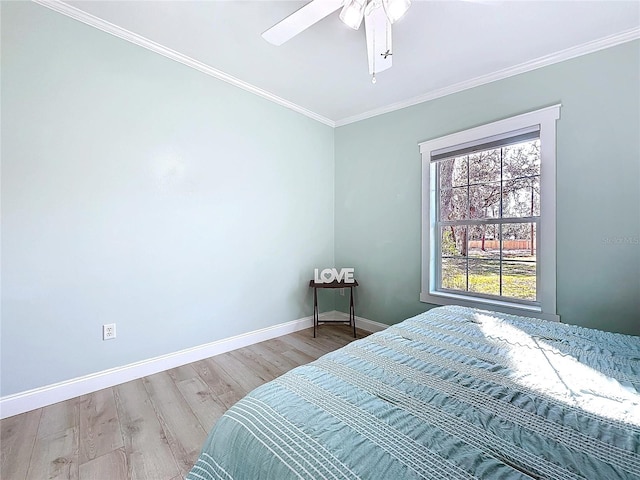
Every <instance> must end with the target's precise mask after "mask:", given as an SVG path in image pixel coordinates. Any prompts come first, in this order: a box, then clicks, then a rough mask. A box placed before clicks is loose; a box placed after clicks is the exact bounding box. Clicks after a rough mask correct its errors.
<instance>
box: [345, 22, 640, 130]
mask: <svg viewBox="0 0 640 480" xmlns="http://www.w3.org/2000/svg"><path fill="white" fill-rule="evenodd" d="M639 38H640V27H634V28H631V29H629V30H625V31H623V32H620V33H617V34H614V35H609V36H607V37H603V38H599V39H597V40H593V41H590V42H587V43H583V44H581V45H577V46H575V47H571V48H567V49H565V50H561V51H559V52H556V53H553V54H551V55H545V56H543V57H539V58H536V59H534V60H530V61H528V62H524V63H521V64H519V65H515V66H513V67H509V68H505V69H503V70H498V71H496V72H493V73H489V74H487V75H482V76H480V77H476V78H472V79H471V80H466V81H464V82H460V83H456V84H454V85H450V86H448V87H444V88H440V89H438V90H433V91H431V92H428V93H425V94H424V95H419V96H417V97H413V98H410V99H408V100H403V101H401V102H397V103H392V104H390V105H387V106H384V107H380V108H376V109H374V110H369V111H368V112H364V113H361V114H358V115H353V116H351V117H346V118H343V119H341V120H337V121H336V122H335V125H336V127H341V126H343V125H348V124H350V123H355V122H359V121H360V120H366V119H367V118H371V117H376V116H378V115H383V114H385V113H389V112H394V111H396V110H400V109H402V108H406V107H411V106H413V105H417V104H419V103H424V102H428V101H429V100H434V99H436V98H441V97H445V96H447V95H451V94H453V93H458V92H461V91H463V90H468V89H470V88H474V87H478V86H480V85H485V84H487V83H491V82H495V81H497V80H503V79H505V78H509V77H513V76H515V75H520V74H521V73H526V72H530V71H532V70H536V69H538V68H542V67H546V66H549V65H553V64H554V63H560V62H564V61H565V60H570V59H572V58H576V57H580V56H582V55H587V54H589V53H594V52H597V51H599V50H604V49H605V48H609V47H614V46H616V45H620V44H622V43H626V42H631V41H633V40H637V39H639Z"/></svg>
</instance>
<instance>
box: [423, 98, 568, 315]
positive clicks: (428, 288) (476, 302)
mask: <svg viewBox="0 0 640 480" xmlns="http://www.w3.org/2000/svg"><path fill="white" fill-rule="evenodd" d="M560 107H561V105H553V106H550V107H546V108H542V109H540V110H535V111H533V112H528V113H524V114H522V115H517V116H515V117H510V118H506V119H504V120H499V121H497V122H492V123H488V124H486V125H481V126H479V127H475V128H471V129H468V130H464V131H460V132H456V133H453V134H451V135H446V136H444V137H440V138H436V139H433V140H427V141H425V142H422V143H420V144H419V147H420V153H421V155H422V285H421V291H420V301H421V302H426V303H432V304H435V305H465V306H469V307H475V308H484V309H489V310H496V311H501V312H505V313H511V314H516V315H526V316H533V317H537V318H543V319H546V320H553V321H559V320H560V317H559V316H558V315H557V313H556V121H557V120H558V119H559V118H560ZM534 127H537V128H539V129H540V222H539V228H538V230H537V232H536V236H537V238H536V241H537V265H536V268H537V270H538V275H537V276H538V281H537V286H536V294H537V301H536V302H535V304H533V305H532V304H526V303H518V302H511V301H509V300H508V299H499V300H498V299H493V298H484V297H476V296H472V295H465V294H463V293H454V292H443V291H438V290H437V289H436V288H437V271H436V265H437V259H436V255H438V254H439V252H436V249H437V239H436V228H435V222H436V206H437V200H436V174H435V170H436V166H437V162H432V161H431V157H432V153H443V152H446V151H448V150H450V151H455V150H458V149H460V148H462V147H464V146H465V144H467V145H473V144H476V143H477V144H480V143H483V141H486V139H488V138H491V137H498V138H499V136H504V135H506V134H509V133H510V132H514V131H518V130H523V129H527V128H534Z"/></svg>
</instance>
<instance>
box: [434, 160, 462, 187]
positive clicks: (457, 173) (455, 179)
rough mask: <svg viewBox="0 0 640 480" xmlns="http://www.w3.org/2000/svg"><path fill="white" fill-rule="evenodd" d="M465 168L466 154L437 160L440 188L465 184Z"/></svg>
mask: <svg viewBox="0 0 640 480" xmlns="http://www.w3.org/2000/svg"><path fill="white" fill-rule="evenodd" d="M467 169H468V162H467V156H466V155H465V156H463V157H457V158H451V159H449V160H443V161H441V162H439V163H438V172H439V176H440V188H451V187H461V186H466V185H467Z"/></svg>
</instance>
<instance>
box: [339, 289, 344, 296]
mask: <svg viewBox="0 0 640 480" xmlns="http://www.w3.org/2000/svg"><path fill="white" fill-rule="evenodd" d="M340 295H342V296H343V297H344V288H341V289H340Z"/></svg>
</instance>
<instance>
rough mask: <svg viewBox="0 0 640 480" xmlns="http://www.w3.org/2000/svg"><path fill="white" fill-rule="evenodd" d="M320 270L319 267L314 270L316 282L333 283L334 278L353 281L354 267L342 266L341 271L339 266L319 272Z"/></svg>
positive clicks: (339, 280) (346, 281)
mask: <svg viewBox="0 0 640 480" xmlns="http://www.w3.org/2000/svg"><path fill="white" fill-rule="evenodd" d="M319 270H320V269H319V268H316V269H314V271H313V281H314V282H315V283H331V282H333V281H334V280H337V281H338V282H342V281H344V282H345V283H353V272H354V270H355V269H354V268H341V269H340V272H338V269H337V268H325V269H324V270H322V271H321V272H319V273H318V271H319Z"/></svg>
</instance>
